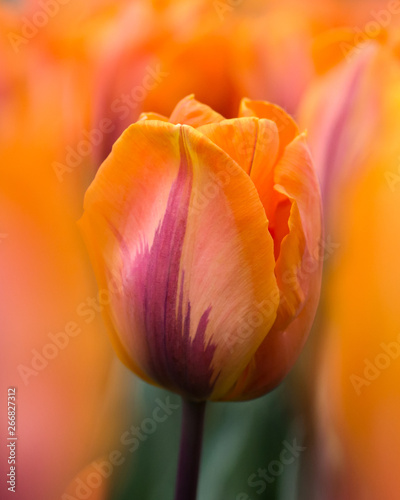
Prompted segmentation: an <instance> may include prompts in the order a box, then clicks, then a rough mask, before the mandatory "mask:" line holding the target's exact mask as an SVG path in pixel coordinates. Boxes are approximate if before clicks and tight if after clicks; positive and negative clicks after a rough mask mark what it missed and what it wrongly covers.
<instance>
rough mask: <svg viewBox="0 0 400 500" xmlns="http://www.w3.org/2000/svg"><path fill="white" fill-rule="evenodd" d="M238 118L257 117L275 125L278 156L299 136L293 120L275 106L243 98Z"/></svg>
mask: <svg viewBox="0 0 400 500" xmlns="http://www.w3.org/2000/svg"><path fill="white" fill-rule="evenodd" d="M239 116H240V117H244V116H257V117H258V118H266V119H268V120H272V121H273V122H274V123H275V124H276V126H277V128H278V132H279V152H278V156H281V155H282V153H283V150H284V149H285V147H286V146H287V145H288V144H290V142H292V140H293V139H294V138H295V137H296V136H297V135H298V134H299V129H298V128H297V125H296V122H295V121H294V120H293V118H291V117H290V116H289V115H288V114H287V113H286V111H284V110H283V109H282V108H281V107H279V106H276V105H275V104H270V103H268V102H265V101H252V100H250V99H247V98H245V99H242V101H241V103H240V107H239Z"/></svg>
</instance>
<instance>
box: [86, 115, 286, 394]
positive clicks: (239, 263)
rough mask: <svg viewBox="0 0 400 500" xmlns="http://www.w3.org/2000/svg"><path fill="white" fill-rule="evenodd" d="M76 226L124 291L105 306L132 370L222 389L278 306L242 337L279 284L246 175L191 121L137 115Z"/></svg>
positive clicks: (167, 382) (196, 387)
mask: <svg viewBox="0 0 400 500" xmlns="http://www.w3.org/2000/svg"><path fill="white" fill-rule="evenodd" d="M233 177H234V179H233ZM233 180H234V182H233ZM81 225H82V227H83V230H84V233H86V239H87V240H88V239H90V240H91V242H89V250H90V253H91V258H92V260H93V261H94V262H95V265H94V267H95V270H96V271H97V275H98V279H99V284H100V286H106V287H107V289H108V288H110V287H111V286H112V285H113V284H112V280H114V281H116V282H117V283H118V285H119V286H120V287H121V288H122V289H119V287H118V286H117V287H116V286H115V284H114V289H115V290H116V291H115V293H113V294H112V295H111V297H110V301H111V307H110V308H109V313H108V314H109V317H110V318H111V322H112V324H113V327H114V328H113V331H114V335H116V336H117V338H118V342H119V343H120V344H121V345H122V347H123V349H124V351H126V353H128V357H133V355H134V356H135V359H136V361H137V363H136V364H137V366H136V367H133V369H134V371H136V372H137V373H139V374H141V373H145V375H146V377H147V378H150V379H152V380H154V381H155V382H157V383H159V384H162V385H164V386H166V387H169V388H170V389H172V390H175V391H177V392H181V393H185V394H188V395H190V396H191V397H195V398H198V399H204V398H206V397H211V398H212V399H218V398H220V397H221V396H222V395H223V394H225V393H226V392H227V391H228V390H229V389H230V388H231V387H232V386H233V384H234V382H235V380H236V379H237V377H238V376H239V374H240V373H241V372H242V370H243V369H244V367H245V366H246V365H247V364H248V363H249V361H250V359H251V358H252V356H253V355H254V353H255V351H256V350H257V348H258V347H259V345H260V344H261V342H262V341H263V339H264V337H265V335H266V333H267V332H268V331H269V329H270V327H271V325H272V324H273V322H274V320H275V316H276V309H277V303H276V304H275V306H273V307H272V308H270V309H269V311H268V314H267V315H266V316H263V317H262V321H261V322H259V321H258V322H257V323H256V324H255V325H254V326H252V327H251V328H252V329H251V335H250V336H249V337H248V338H246V341H245V342H244V341H243V337H241V336H240V335H241V332H240V326H241V325H244V324H246V325H247V323H249V319H248V318H249V315H251V314H254V311H255V310H256V308H257V304H259V303H261V302H262V301H263V300H264V299H265V298H266V297H269V296H271V295H273V294H275V295H276V294H277V293H278V289H277V285H276V279H275V276H274V274H273V272H271V269H273V267H274V264H275V260H274V255H273V241H272V238H271V236H270V234H269V232H268V220H267V218H266V216H265V212H264V209H263V207H262V205H261V203H260V199H259V196H258V194H257V192H256V189H255V188H254V185H253V183H252V181H251V180H250V178H249V177H248V175H246V173H245V172H244V171H243V170H242V169H241V167H239V165H237V163H236V162H234V161H233V160H232V159H231V158H230V157H229V156H228V155H227V154H226V153H224V152H223V151H221V150H220V149H219V148H218V147H217V146H216V145H215V144H213V143H212V142H211V141H210V140H209V139H207V138H206V137H204V136H203V135H202V134H200V133H199V132H196V131H195V130H194V129H192V128H191V127H187V126H185V125H183V126H176V125H175V126H174V125H172V124H167V123H163V122H155V121H141V122H138V123H136V124H134V125H132V126H131V127H130V128H129V129H128V130H127V131H126V132H125V133H124V134H123V136H122V137H121V138H120V140H119V141H118V142H117V143H116V144H115V146H114V149H113V152H112V153H111V155H110V156H109V158H108V159H107V160H106V161H105V162H104V164H103V165H102V167H101V168H100V170H99V172H98V174H97V176H96V178H95V180H94V182H93V183H92V185H91V187H90V188H89V190H88V192H87V195H86V198H85V214H84V216H83V218H82V221H81ZM90 225H92V226H93V227H95V229H94V230H93V231H92V232H91V233H90V231H88V230H87V229H88V227H89V226H90ZM129 353H131V354H130V355H129ZM125 361H126V359H125ZM130 366H132V363H131V364H130Z"/></svg>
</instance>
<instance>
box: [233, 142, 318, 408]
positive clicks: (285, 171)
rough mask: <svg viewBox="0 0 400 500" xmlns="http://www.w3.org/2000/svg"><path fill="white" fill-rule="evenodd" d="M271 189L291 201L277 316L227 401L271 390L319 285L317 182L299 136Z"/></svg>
mask: <svg viewBox="0 0 400 500" xmlns="http://www.w3.org/2000/svg"><path fill="white" fill-rule="evenodd" d="M274 184H275V191H276V192H278V193H279V194H280V195H281V196H283V197H286V199H287V200H290V217H289V220H288V234H286V235H285V236H284V238H283V239H282V242H281V246H280V252H279V257H278V260H277V264H276V269H275V272H276V276H277V281H278V286H279V289H280V302H279V308H278V315H277V319H276V321H275V323H274V326H273V327H272V328H271V331H270V333H269V334H268V336H267V337H266V338H265V339H264V341H263V343H262V345H261V346H260V348H259V349H258V351H257V353H256V355H255V357H254V359H253V360H252V361H251V363H250V364H249V366H248V367H247V369H246V370H245V371H244V372H243V375H242V377H241V380H239V382H238V384H237V386H236V388H235V390H234V391H233V392H232V393H231V394H230V395H229V399H251V398H254V397H257V396H261V395H262V394H265V392H267V391H268V390H271V389H273V388H274V387H275V386H276V385H277V384H278V383H279V382H280V381H281V380H282V379H283V377H284V376H285V375H286V374H287V372H288V371H289V370H290V368H291V367H292V365H293V363H294V362H295V360H296V359H297V357H298V355H299V353H300V351H301V348H302V347H303V345H304V342H305V340H306V338H307V335H308V332H309V330H310V328H311V325H312V322H313V320H314V316H315V312H316V308H317V304H318V297H319V291H320V285H321V274H322V256H321V238H322V224H321V206H320V195H319V186H318V182H317V180H316V176H315V172H314V168H313V165H312V161H311V158H310V156H309V153H308V150H307V147H306V145H305V140H304V135H301V136H299V137H298V138H296V140H295V141H293V142H292V143H291V144H290V145H289V146H288V147H287V148H286V150H285V153H284V155H283V156H282V158H281V160H280V162H279V163H278V164H277V166H276V168H275V172H274Z"/></svg>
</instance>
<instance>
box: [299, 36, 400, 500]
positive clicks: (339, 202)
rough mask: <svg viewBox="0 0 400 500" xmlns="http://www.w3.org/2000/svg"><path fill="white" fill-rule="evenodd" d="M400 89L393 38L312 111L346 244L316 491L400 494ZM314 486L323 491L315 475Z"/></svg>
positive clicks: (330, 343) (327, 79)
mask: <svg viewBox="0 0 400 500" xmlns="http://www.w3.org/2000/svg"><path fill="white" fill-rule="evenodd" d="M396 36H397V35H396V34H395V37H396ZM378 73H379V78H377V77H376V75H377V74H378ZM399 88H400V69H399V52H398V43H396V40H391V36H390V34H389V39H388V40H387V42H384V43H382V44H381V43H376V42H370V43H369V44H364V45H362V46H359V47H355V49H354V54H353V57H352V58H351V59H350V60H349V59H348V58H346V59H345V60H344V61H343V62H342V63H339V64H337V65H336V66H335V67H333V68H332V70H331V71H329V72H328V73H327V74H325V75H323V76H321V78H320V79H319V80H318V81H316V82H315V84H314V85H313V86H312V87H311V88H310V90H309V93H308V95H307V99H306V100H305V102H304V104H303V110H302V113H301V120H302V124H303V125H304V126H307V127H308V128H309V131H310V134H309V137H310V148H311V149H312V151H313V154H314V157H315V161H316V167H317V170H318V172H319V174H320V178H321V181H322V186H323V188H322V190H323V193H324V204H325V205H326V209H327V210H326V211H327V212H328V214H329V218H327V221H326V222H327V231H328V234H329V237H330V238H331V239H332V241H334V242H335V244H336V245H337V246H338V248H337V250H336V251H335V254H334V255H333V256H332V259H331V260H329V268H330V270H331V272H330V273H329V274H328V275H327V278H326V280H325V287H324V293H323V295H324V298H325V300H324V311H326V316H325V321H323V322H322V324H321V332H322V342H321V344H320V349H319V351H318V359H317V360H316V363H315V365H316V366H317V373H316V376H315V377H314V378H313V383H312V386H313V393H314V412H315V416H316V423H317V426H316V430H315V432H316V436H317V439H318V445H319V446H318V448H319V449H318V453H319V457H318V463H319V464H320V467H321V469H320V470H321V471H322V474H321V475H320V477H319V478H318V476H317V478H318V481H317V483H318V484H317V488H318V491H317V493H316V496H315V498H321V494H322V493H321V492H322V491H323V495H322V496H323V498H326V499H329V500H330V499H336V498H343V499H345V498H346V499H347V498H351V499H354V500H364V499H366V498H380V499H384V500H389V499H393V498H399V495H400V486H399V481H398V464H399V451H398V450H399V443H400V432H399V426H398V421H399V419H400V405H399V397H398V391H399V383H400V365H399V358H398V357H399V355H400V343H399V341H400V338H399V335H398V333H399V331H400V319H399V314H398V301H399V293H400V287H399V279H400V264H399V258H398V255H399V252H400V238H399V234H400V224H399V209H400V191H399V182H400V175H399V173H400V170H399V158H400V147H399V140H398V137H399V125H398V123H399V119H400V99H399V97H400V93H399ZM307 490H308V493H309V498H314V497H313V496H312V495H311V493H310V483H309V482H307Z"/></svg>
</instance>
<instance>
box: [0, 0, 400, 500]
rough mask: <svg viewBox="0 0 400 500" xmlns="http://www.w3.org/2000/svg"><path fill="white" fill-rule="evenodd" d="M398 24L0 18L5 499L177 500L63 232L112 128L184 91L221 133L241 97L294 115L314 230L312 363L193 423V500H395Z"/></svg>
mask: <svg viewBox="0 0 400 500" xmlns="http://www.w3.org/2000/svg"><path fill="white" fill-rule="evenodd" d="M399 19H400V4H399V2H397V1H396V0H366V1H363V2H359V1H356V0H328V1H326V2H317V1H316V0H307V1H305V2H301V3H299V2H296V1H290V0H284V1H283V2H279V4H277V3H276V2H272V1H260V0H258V1H257V0H243V1H240V0H238V1H236V0H220V1H213V0H210V1H206V0H197V1H194V2H189V1H184V0H180V1H179V0H177V1H174V2H172V1H168V0H159V1H156V0H154V1H150V0H133V1H122V0H120V1H114V2H111V1H109V0H101V1H99V0H97V1H94V0H93V1H92V0H91V1H86V2H79V1H78V0H69V1H66V0H62V1H61V0H39V1H36V0H30V1H27V0H25V1H23V0H20V1H18V2H17V1H15V2H13V1H3V2H1V4H0V25H1V33H2V36H1V37H0V64H1V66H0V67H1V72H0V205H1V210H0V272H1V283H2V286H1V289H0V317H1V325H2V333H3V335H2V337H1V343H2V349H1V352H2V355H1V356H2V364H1V369H0V370H1V393H2V395H3V400H4V397H5V394H6V390H7V387H9V386H16V387H17V388H18V405H19V416H18V421H17V428H18V437H19V439H20V440H19V442H18V448H17V451H18V459H17V460H18V481H19V483H18V488H17V493H16V494H15V497H16V498H18V499H22V500H25V499H26V498H30V499H33V500H36V499H38V500H39V499H40V500H47V499H49V500H50V499H51V500H53V499H54V498H62V493H63V491H66V492H68V495H69V497H72V498H79V495H85V494H86V495H88V496H87V498H92V499H95V498H101V497H103V498H112V499H116V500H119V499H125V498H126V499H130V498H132V496H135V495H136V496H137V497H138V498H141V499H142V500H146V499H158V498H164V497H169V496H171V495H172V490H173V481H174V476H175V463H176V455H177V451H178V450H177V440H178V436H177V434H178V427H179V419H180V417H179V412H180V410H179V409H178V408H176V404H177V401H176V400H174V399H171V400H170V401H168V400H167V399H166V398H167V397H169V396H168V395H167V393H165V392H163V391H161V390H159V389H156V388H148V387H144V386H143V384H142V383H141V382H139V381H137V380H135V381H134V380H133V379H132V377H131V376H130V375H129V373H128V371H127V370H125V369H124V368H123V367H122V366H121V365H120V364H119V361H117V360H116V359H115V357H114V354H113V352H112V350H111V347H110V345H109V343H108V339H107V336H106V334H105V332H104V327H103V323H102V321H101V319H100V316H101V315H100V312H101V311H100V309H101V307H102V304H101V303H100V302H99V296H98V295H97V294H98V290H97V288H96V286H95V284H94V278H93V276H92V273H91V271H90V267H89V263H88V259H87V256H86V252H85V250H84V248H83V244H82V241H81V239H80V236H79V235H78V232H77V229H76V224H75V222H76V220H77V219H78V218H79V217H80V215H81V212H82V203H83V193H84V192H85V190H86V188H87V186H88V185H89V184H90V182H91V181H92V179H93V176H94V174H95V172H96V170H97V168H98V167H99V165H100V163H101V161H102V160H103V159H104V158H105V157H106V155H107V154H108V153H109V151H110V149H111V146H112V144H113V142H114V141H115V139H116V138H117V137H118V136H119V135H120V133H121V132H122V130H124V129H125V128H126V126H127V125H129V124H130V123H132V122H133V121H135V120H136V119H137V117H138V116H139V114H140V113H141V112H142V111H148V110H152V111H154V112H158V113H161V114H166V115H169V114H170V112H171V111H172V108H173V106H174V105H175V103H176V102H177V101H178V100H179V99H181V98H183V97H184V96H185V95H188V94H192V93H194V94H195V95H196V98H198V99H199V100H201V101H203V102H205V103H206V104H208V105H211V106H212V107H213V108H214V109H216V110H217V111H218V112H220V113H222V114H224V115H225V116H227V117H232V116H234V115H235V114H236V112H237V108H238V103H239V101H240V99H241V98H242V97H243V96H246V97H249V98H253V99H263V100H270V101H272V102H275V103H277V104H280V105H281V106H283V107H284V109H286V111H288V112H290V113H291V114H292V115H294V117H295V118H296V119H297V120H298V121H300V123H301V126H302V128H305V129H307V130H308V137H309V141H310V144H311V149H312V152H313V155H314V159H315V163H316V166H317V168H318V171H319V175H320V181H321V187H322V193H323V196H324V206H325V214H326V216H325V219H326V220H325V226H326V237H325V240H324V243H323V250H324V252H325V253H324V261H325V279H324V281H323V303H322V306H321V307H320V311H319V315H318V318H317V321H316V324H315V327H314V332H313V333H312V334H311V338H310V341H309V342H308V344H307V350H306V352H305V353H303V355H302V356H301V357H300V361H299V363H298V364H297V366H296V368H295V370H294V372H292V374H291V375H289V377H288V378H287V379H286V382H285V384H284V385H283V386H281V387H280V388H279V389H277V390H276V391H274V392H273V393H272V394H270V395H269V396H267V397H264V398H260V399H259V400H256V401H254V402H249V403H241V404H238V405H236V404H231V403H219V404H216V405H213V407H210V411H209V414H208V417H207V418H208V423H207V427H208V428H209V431H208V433H207V436H206V438H207V439H206V443H205V449H204V457H203V466H202V467H203V477H202V483H201V484H200V498H201V499H204V500H205V499H207V500H210V499H211V500H213V499H215V500H217V499H220V498H232V499H235V500H249V499H250V498H251V499H258V498H260V499H279V500H294V499H303V498H304V499H307V500H308V499H310V498H316V499H328V500H329V499H330V498H335V499H339V500H347V498H351V499H357V500H367V499H375V498H380V499H381V498H382V499H384V500H386V499H387V500H393V499H395V498H398V496H399V492H398V489H399V487H398V481H397V478H396V472H397V470H398V466H399V461H400V457H399V453H398V449H399V444H400V443H399V440H400V436H399V432H398V425H397V422H398V420H399V413H400V403H399V397H398V385H399V380H400V373H399V362H400V361H399V359H400V356H399V357H398V358H397V357H396V354H395V353H396V352H397V351H396V348H397V347H396V345H397V344H399V345H400V343H399V339H398V335H399V333H400V328H399V326H400V325H399V324H398V322H399V320H398V312H397V311H398V300H399V299H398V297H399V292H400V290H399V285H398V283H399V279H398V278H399V266H398V258H397V255H398V253H399V247H400V242H399V236H398V234H399V228H398V227H397V226H398V220H399V217H398V215H399V210H400V207H399V205H400V200H399V195H398V193H399V189H400V171H399V161H400V160H399V157H400V152H399V146H398V137H399V136H400V130H399V125H398V123H399V114H400V109H399V102H400V91H399V88H400V86H399V83H400V82H399V53H400V52H399V45H398V41H397V39H396V38H397V35H396V31H397V30H398V25H399ZM82 304H83V305H82ZM70 322H75V323H76V324H77V328H78V329H80V330H81V331H80V333H79V334H78V335H76V336H75V337H74V336H73V335H74V332H75V330H74V328H73V327H71V326H70V330H68V331H69V332H70V334H68V333H66V331H65V328H66V325H67V324H68V323H70ZM71 328H72V329H71ZM62 332H64V333H65V335H68V336H69V337H68V338H69V341H68V346H67V347H66V348H65V349H61V348H59V347H57V345H56V344H55V340H54V339H58V342H62V339H63V340H64V342H67V340H66V337H65V335H63V334H62ZM71 332H72V333H71ZM57 333H58V334H60V333H61V335H59V336H57V337H54V335H56V334H57ZM49 334H52V335H53V337H50V336H49ZM393 343H394V344H395V345H393ZM396 343H397V344H396ZM49 344H53V345H55V347H56V348H57V352H58V353H57V355H55V356H54V359H47V358H44V361H42V362H40V357H42V358H43V356H44V354H46V355H47V356H48V357H49V358H51V356H52V355H54V353H55V352H56V351H55V348H54V347H47V348H46V346H47V345H49ZM60 345H63V344H60ZM43 350H44V351H45V352H44V353H43ZM35 352H36V353H38V354H39V356H38V354H35ZM35 356H36V358H38V359H37V360H36V363H38V364H36V363H35V361H34V358H35ZM36 358H35V359H36ZM46 362H47V364H46ZM32 363H35V365H34V366H35V367H36V368H38V367H40V366H43V365H44V364H46V366H44V367H43V368H42V369H36V368H34V367H33V365H32ZM41 363H42V364H41ZM21 366H23V367H25V369H24V368H21ZM30 369H31V370H33V371H35V372H37V374H36V375H35V374H32V373H31V372H30V371H29V370H30ZM27 370H28V371H27ZM25 382H27V383H25ZM160 404H161V406H160ZM174 405H175V406H174ZM157 408H163V409H161V410H157ZM5 409H6V408H5V406H4V408H3V410H2V411H1V412H0V425H1V429H2V430H3V431H2V432H4V433H5V432H6V428H7V423H6V412H5ZM155 411H156V415H159V414H160V413H159V412H164V413H162V415H163V416H167V418H166V419H165V421H163V422H159V423H157V422H156V421H155V420H154V418H153V412H155ZM2 435H4V436H5V434H2ZM285 450H286V451H285ZM114 452H115V453H114ZM118 453H120V454H121V455H118ZM105 464H106V465H105ZM110 464H111V466H112V472H109V471H110ZM0 467H1V471H2V477H4V476H5V474H6V472H7V471H8V464H7V450H6V449H5V446H4V447H3V448H2V450H1V462H0ZM99 478H100V480H99ZM96 481H97V482H96ZM96 485H97V486H96ZM5 487H6V484H5V482H2V484H1V485H0V488H1V492H2V497H3V491H4V488H5ZM88 491H89V493H88ZM4 494H5V495H7V493H4ZM10 495H11V493H10ZM81 497H82V496H81ZM5 498H7V496H5ZM67 499H68V496H67V497H64V500H67ZM69 500H70V499H69Z"/></svg>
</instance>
